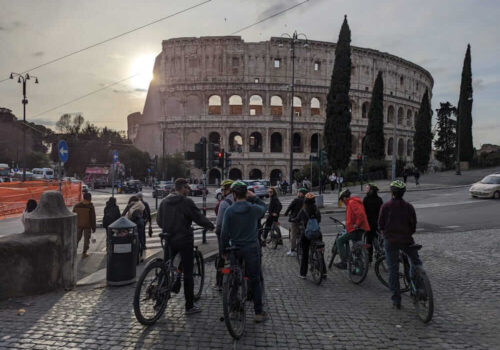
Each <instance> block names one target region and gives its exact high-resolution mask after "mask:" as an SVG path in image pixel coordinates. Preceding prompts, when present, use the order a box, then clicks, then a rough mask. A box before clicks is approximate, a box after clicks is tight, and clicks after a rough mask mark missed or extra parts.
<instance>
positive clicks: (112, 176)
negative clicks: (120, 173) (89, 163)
mask: <svg viewBox="0 0 500 350" xmlns="http://www.w3.org/2000/svg"><path fill="white" fill-rule="evenodd" d="M115 164H116V163H115V162H114V160H113V164H111V197H114V196H115Z"/></svg>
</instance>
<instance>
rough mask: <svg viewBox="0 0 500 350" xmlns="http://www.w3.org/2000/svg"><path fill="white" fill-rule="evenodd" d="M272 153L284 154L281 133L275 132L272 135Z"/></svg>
mask: <svg viewBox="0 0 500 350" xmlns="http://www.w3.org/2000/svg"><path fill="white" fill-rule="evenodd" d="M271 152H273V153H281V152H283V137H282V136H281V133H279V132H275V133H273V134H272V135H271Z"/></svg>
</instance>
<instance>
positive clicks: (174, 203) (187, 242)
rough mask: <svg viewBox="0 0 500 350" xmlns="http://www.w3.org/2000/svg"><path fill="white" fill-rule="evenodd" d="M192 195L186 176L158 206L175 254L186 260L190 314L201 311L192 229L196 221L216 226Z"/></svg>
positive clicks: (201, 224)
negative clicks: (196, 297)
mask: <svg viewBox="0 0 500 350" xmlns="http://www.w3.org/2000/svg"><path fill="white" fill-rule="evenodd" d="M188 194H189V184H188V182H187V180H186V179H183V178H179V179H176V180H175V184H174V192H173V193H170V194H169V195H168V196H167V197H165V199H163V200H162V202H161V204H160V208H159V209H158V216H157V218H156V222H157V223H158V226H160V227H161V228H162V230H163V232H165V233H168V235H169V237H168V244H169V247H170V249H171V252H172V254H173V255H174V256H175V255H176V254H177V253H180V256H181V261H182V270H183V271H182V272H183V274H184V297H185V299H186V309H185V312H186V314H187V315H189V314H194V313H197V312H200V311H201V308H199V307H198V306H197V305H195V304H194V296H193V294H194V292H193V287H194V281H193V245H194V234H193V229H192V228H191V224H192V222H193V221H194V222H196V223H197V224H198V225H200V226H202V227H205V228H207V229H209V230H213V229H214V225H213V224H212V223H211V222H210V221H209V220H208V219H207V218H206V217H204V216H203V215H202V214H201V212H200V209H198V207H197V206H196V204H194V202H193V200H192V199H191V198H187V195H188Z"/></svg>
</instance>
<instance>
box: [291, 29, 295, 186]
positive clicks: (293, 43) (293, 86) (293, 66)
mask: <svg viewBox="0 0 500 350" xmlns="http://www.w3.org/2000/svg"><path fill="white" fill-rule="evenodd" d="M296 38H297V33H294V34H293V38H292V98H291V107H290V181H291V182H290V193H291V192H292V186H291V185H292V183H293V181H294V176H293V112H294V111H293V97H294V96H293V95H294V89H295V39H296Z"/></svg>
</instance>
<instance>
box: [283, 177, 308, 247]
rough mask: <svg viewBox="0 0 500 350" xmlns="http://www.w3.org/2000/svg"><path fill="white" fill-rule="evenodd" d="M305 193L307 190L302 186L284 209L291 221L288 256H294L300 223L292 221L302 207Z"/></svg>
mask: <svg viewBox="0 0 500 350" xmlns="http://www.w3.org/2000/svg"><path fill="white" fill-rule="evenodd" d="M306 194H307V190H306V189H305V188H304V187H301V188H299V189H298V191H297V197H296V198H294V200H293V201H292V202H291V203H290V205H289V206H288V208H287V209H286V211H285V216H288V215H290V216H289V219H288V221H290V222H291V228H290V251H288V253H286V255H288V256H295V255H296V254H297V253H296V252H295V251H296V250H297V236H298V235H299V234H300V231H299V230H300V224H298V223H296V222H294V221H293V219H295V217H296V216H297V214H298V213H299V211H300V209H302V207H303V205H304V196H305V195H306Z"/></svg>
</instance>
